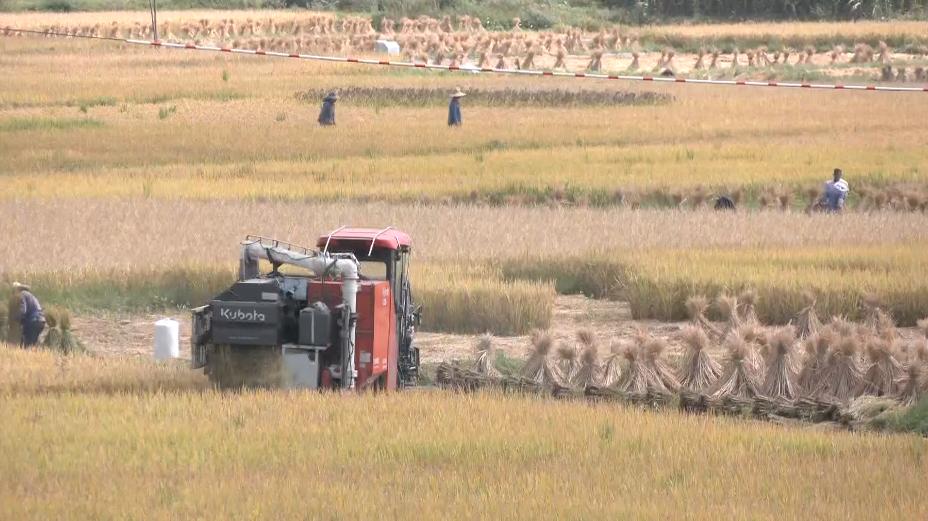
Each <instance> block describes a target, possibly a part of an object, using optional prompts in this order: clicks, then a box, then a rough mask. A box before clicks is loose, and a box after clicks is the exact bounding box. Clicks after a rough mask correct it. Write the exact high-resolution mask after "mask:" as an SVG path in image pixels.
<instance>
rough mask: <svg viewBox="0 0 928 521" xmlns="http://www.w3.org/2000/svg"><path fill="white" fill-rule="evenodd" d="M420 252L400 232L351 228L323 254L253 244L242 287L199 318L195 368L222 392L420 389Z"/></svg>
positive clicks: (263, 241) (329, 238)
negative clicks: (416, 258)
mask: <svg viewBox="0 0 928 521" xmlns="http://www.w3.org/2000/svg"><path fill="white" fill-rule="evenodd" d="M411 245H412V241H411V240H410V237H409V235H407V234H405V233H403V232H401V231H399V230H395V229H393V228H392V227H389V228H384V229H382V230H377V229H367V228H347V227H341V228H339V229H337V230H335V231H333V232H331V233H329V234H328V235H323V236H322V237H320V238H319V241H318V243H317V248H320V249H319V250H312V249H309V248H305V247H301V246H296V245H294V244H290V243H286V242H282V241H278V240H275V239H268V238H266V237H258V236H248V237H246V239H245V241H243V242H242V245H241V259H240V266H239V280H238V282H236V283H235V284H233V285H232V287H230V288H229V289H227V290H226V291H224V292H222V293H221V294H219V295H218V296H216V297H215V298H214V299H213V300H212V301H211V302H210V303H209V304H208V305H206V306H203V307H199V308H196V309H194V310H193V334H192V336H191V343H192V357H191V358H192V360H191V363H192V366H193V368H194V369H199V368H203V369H204V371H205V372H206V374H207V375H208V376H209V379H210V380H211V381H212V382H214V383H216V384H217V385H219V386H220V387H242V386H248V387H269V388H286V389H388V390H393V389H402V388H404V387H409V386H414V385H416V383H417V380H418V374H419V350H418V349H417V348H416V347H414V346H413V336H414V333H415V328H416V326H417V325H418V323H419V316H420V312H419V308H418V307H416V306H415V305H414V303H413V301H412V293H411V291H410V284H409V258H410V254H411ZM267 264H269V265H270V270H269V271H268V272H267V273H265V274H262V273H261V267H262V265H267ZM285 266H286V267H287V268H289V269H287V270H282V268H284V267H285ZM294 268H296V269H294ZM294 271H297V272H299V273H293V272H294Z"/></svg>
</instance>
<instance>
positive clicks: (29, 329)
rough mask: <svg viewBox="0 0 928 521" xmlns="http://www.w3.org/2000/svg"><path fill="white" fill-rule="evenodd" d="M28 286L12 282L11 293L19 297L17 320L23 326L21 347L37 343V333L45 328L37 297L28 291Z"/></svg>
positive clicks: (40, 332)
mask: <svg viewBox="0 0 928 521" xmlns="http://www.w3.org/2000/svg"><path fill="white" fill-rule="evenodd" d="M29 289H30V288H29V286H27V285H26V284H20V283H19V282H14V283H13V294H14V295H15V296H17V297H19V310H18V311H19V321H20V324H22V328H23V338H22V346H23V347H32V346H34V345H36V344H38V343H39V335H41V334H42V330H43V329H45V314H44V313H43V312H42V306H41V305H40V304H39V299H37V298H35V295H33V294H32V292H31V291H29Z"/></svg>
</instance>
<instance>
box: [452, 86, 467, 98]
mask: <svg viewBox="0 0 928 521" xmlns="http://www.w3.org/2000/svg"><path fill="white" fill-rule="evenodd" d="M464 96H467V94H466V93H465V92H464V91H463V90H461V88H460V87H458V88H457V89H456V90H455V91H454V92H452V93H451V97H452V98H463V97H464Z"/></svg>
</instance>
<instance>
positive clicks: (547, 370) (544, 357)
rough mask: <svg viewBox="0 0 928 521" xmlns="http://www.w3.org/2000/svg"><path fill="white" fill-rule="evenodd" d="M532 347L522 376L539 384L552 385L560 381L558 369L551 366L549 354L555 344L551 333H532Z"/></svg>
mask: <svg viewBox="0 0 928 521" xmlns="http://www.w3.org/2000/svg"><path fill="white" fill-rule="evenodd" d="M531 342H532V348H531V354H530V355H529V358H528V361H527V362H525V366H523V367H522V373H521V375H522V377H523V378H526V379H528V380H529V381H531V382H533V383H536V384H538V385H551V384H556V383H558V382H559V379H558V375H557V374H556V373H557V371H556V369H554V368H553V367H552V366H551V361H550V359H549V357H548V355H549V354H550V353H551V347H552V345H553V344H554V340H552V338H551V335H549V334H548V333H543V332H539V331H536V332H534V333H532V338H531Z"/></svg>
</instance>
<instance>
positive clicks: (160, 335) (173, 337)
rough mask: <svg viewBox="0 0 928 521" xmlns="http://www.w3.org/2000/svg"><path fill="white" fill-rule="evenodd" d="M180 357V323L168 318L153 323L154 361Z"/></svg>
mask: <svg viewBox="0 0 928 521" xmlns="http://www.w3.org/2000/svg"><path fill="white" fill-rule="evenodd" d="M179 357H180V323H178V322H177V321H176V320H172V319H170V318H162V319H161V320H159V321H157V322H155V360H167V359H169V358H179Z"/></svg>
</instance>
